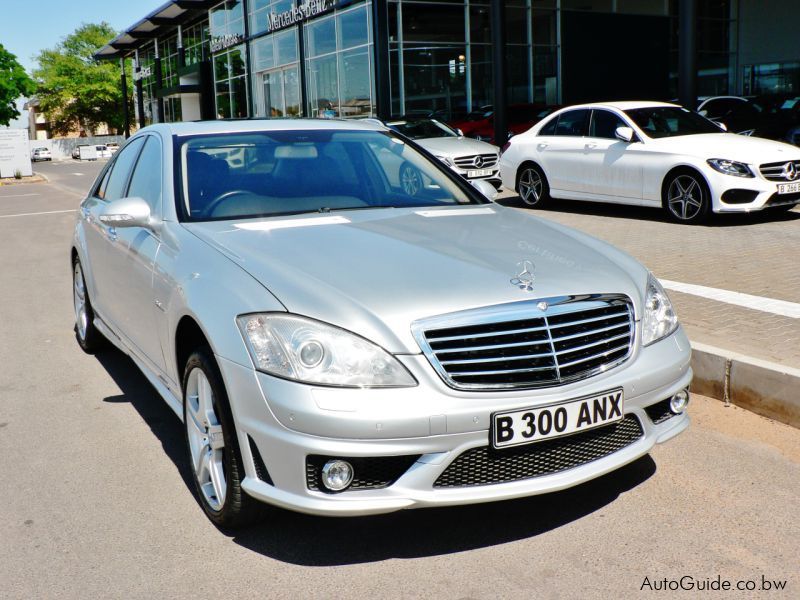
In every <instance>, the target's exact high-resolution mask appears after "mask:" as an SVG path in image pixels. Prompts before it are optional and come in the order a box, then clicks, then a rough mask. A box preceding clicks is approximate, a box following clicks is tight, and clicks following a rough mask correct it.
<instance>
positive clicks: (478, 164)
mask: <svg viewBox="0 0 800 600" xmlns="http://www.w3.org/2000/svg"><path fill="white" fill-rule="evenodd" d="M474 163H475V166H476V167H478V168H479V169H480V168H481V167H482V166H483V157H482V156H476V157H475V161H474Z"/></svg>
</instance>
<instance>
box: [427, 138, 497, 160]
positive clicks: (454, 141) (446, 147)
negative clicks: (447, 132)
mask: <svg viewBox="0 0 800 600" xmlns="http://www.w3.org/2000/svg"><path fill="white" fill-rule="evenodd" d="M414 141H415V142H417V143H418V144H419V145H420V146H422V147H423V148H425V149H426V150H427V151H428V152H431V153H433V154H436V155H438V156H449V157H450V158H455V157H456V156H474V155H475V154H497V152H498V148H497V146H492V145H491V144H487V143H486V142H479V141H478V140H472V139H470V138H455V137H447V138H426V139H421V140H414Z"/></svg>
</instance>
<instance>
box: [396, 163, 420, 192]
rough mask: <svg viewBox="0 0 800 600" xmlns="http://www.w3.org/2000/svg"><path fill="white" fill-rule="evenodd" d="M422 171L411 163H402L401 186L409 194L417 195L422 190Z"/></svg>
mask: <svg viewBox="0 0 800 600" xmlns="http://www.w3.org/2000/svg"><path fill="white" fill-rule="evenodd" d="M422 185H423V182H422V173H420V172H419V169H417V167H415V166H414V165H412V164H411V163H407V162H404V163H403V164H402V165H400V187H402V188H403V191H404V192H405V193H406V194H408V195H409V196H416V195H417V194H419V193H420V192H421V191H422Z"/></svg>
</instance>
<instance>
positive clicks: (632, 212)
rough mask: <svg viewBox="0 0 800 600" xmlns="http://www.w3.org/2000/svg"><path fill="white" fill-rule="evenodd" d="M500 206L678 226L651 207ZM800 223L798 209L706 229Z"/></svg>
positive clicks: (725, 220) (721, 221) (734, 218)
mask: <svg viewBox="0 0 800 600" xmlns="http://www.w3.org/2000/svg"><path fill="white" fill-rule="evenodd" d="M497 203H498V204H502V205H503V206H510V207H513V208H525V209H528V210H530V211H531V212H532V213H533V214H541V215H544V216H546V215H547V213H565V214H575V215H589V216H597V217H613V218H615V219H630V220H635V221H653V222H661V223H669V224H672V225H676V224H677V223H675V222H674V221H672V220H671V219H670V218H669V217H668V216H667V215H666V214H665V213H664V211H663V210H661V209H658V208H651V207H642V206H630V205H622V204H604V203H600V202H586V201H583V200H563V201H561V200H554V201H553V205H551V206H550V207H548V208H544V209H532V208H530V207H529V206H528V205H526V204H525V203H524V202H523V201H522V199H521V198H520V197H519V196H511V197H505V198H501V199H498V200H497ZM798 220H800V209H798V208H794V209H792V210H790V211H788V212H786V211H782V210H765V211H758V212H753V213H734V214H724V215H716V214H715V215H712V217H711V218H710V219H709V220H708V221H707V222H706V223H704V224H703V225H702V226H703V227H715V228H716V227H742V226H746V225H756V224H760V223H772V222H781V223H782V222H786V221H798Z"/></svg>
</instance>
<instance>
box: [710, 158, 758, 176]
mask: <svg viewBox="0 0 800 600" xmlns="http://www.w3.org/2000/svg"><path fill="white" fill-rule="evenodd" d="M706 162H707V163H708V164H709V165H711V168H712V169H714V170H715V171H719V172H720V173H724V174H725V175H734V176H736V177H754V175H753V172H752V171H751V170H750V167H748V166H747V165H746V164H744V163H741V162H736V161H735V160H726V159H724V158H710V159H708V160H707V161H706Z"/></svg>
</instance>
